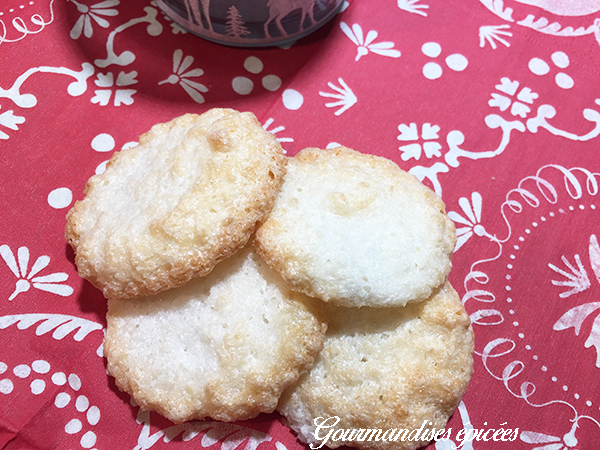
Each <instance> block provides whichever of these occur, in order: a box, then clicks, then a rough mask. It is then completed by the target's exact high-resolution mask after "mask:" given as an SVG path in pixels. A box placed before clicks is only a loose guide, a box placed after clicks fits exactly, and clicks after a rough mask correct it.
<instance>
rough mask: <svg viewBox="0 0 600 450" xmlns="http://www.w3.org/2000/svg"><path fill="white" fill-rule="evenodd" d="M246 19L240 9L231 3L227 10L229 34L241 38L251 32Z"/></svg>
mask: <svg viewBox="0 0 600 450" xmlns="http://www.w3.org/2000/svg"><path fill="white" fill-rule="evenodd" d="M244 23H245V22H244V21H243V20H242V16H241V15H240V12H239V11H238V9H237V8H236V7H235V6H234V5H231V6H230V7H229V10H228V11H227V29H226V30H227V36H231V37H234V38H238V39H241V38H243V37H244V36H247V35H249V34H250V31H248V29H247V28H246V27H245V26H244Z"/></svg>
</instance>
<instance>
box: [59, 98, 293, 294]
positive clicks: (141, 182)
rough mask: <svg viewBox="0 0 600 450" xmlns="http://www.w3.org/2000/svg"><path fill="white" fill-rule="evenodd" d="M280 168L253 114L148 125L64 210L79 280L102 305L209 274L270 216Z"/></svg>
mask: <svg viewBox="0 0 600 450" xmlns="http://www.w3.org/2000/svg"><path fill="white" fill-rule="evenodd" d="M285 163H286V157H285V155H284V154H283V151H282V149H281V146H280V145H279V143H278V142H277V141H276V140H275V137H274V136H273V135H272V134H271V133H269V132H267V131H265V130H264V129H263V128H262V126H261V125H260V123H259V122H258V121H257V120H256V118H255V117H254V115H253V114H252V113H248V112H242V113H240V112H237V111H234V110H230V109H212V110H210V111H208V112H206V113H204V114H202V115H194V114H186V115H184V116H181V117H178V118H176V119H174V120H172V121H171V122H168V123H163V124H158V125H155V126H153V127H152V129H151V130H150V131H149V132H148V133H146V134H144V135H142V136H141V137H140V142H139V145H138V146H136V147H134V148H130V149H127V150H123V151H120V152H117V153H115V154H114V155H113V157H112V158H111V159H110V161H109V163H108V165H107V167H106V171H105V172H104V173H103V174H101V175H94V176H92V177H91V178H90V180H89V181H88V183H87V185H86V187H85V191H84V192H85V198H84V199H83V200H81V201H78V202H77V203H76V204H75V206H74V207H73V209H72V210H71V211H70V212H69V214H68V216H67V225H66V230H65V236H66V239H67V241H68V242H69V243H70V244H71V246H72V247H73V249H74V250H75V254H76V257H75V262H76V264H77V268H78V270H79V274H80V275H81V276H82V277H83V278H86V279H87V280H89V281H90V282H91V283H92V284H94V285H95V286H96V287H98V288H99V289H101V290H102V291H103V293H104V295H105V296H106V297H107V298H131V297H138V296H144V295H150V294H154V293H157V292H160V291H163V290H165V289H170V288H172V287H176V286H180V285H182V284H184V283H185V282H187V281H188V280H190V279H191V278H192V277H194V276H202V275H206V274H207V273H209V272H210V271H211V270H212V269H213V267H214V266H215V264H217V262H219V261H220V260H222V259H224V258H226V257H228V256H229V255H231V254H232V253H233V252H235V251H236V250H237V249H238V248H241V247H243V246H244V245H245V243H246V242H247V241H248V239H249V237H250V236H251V234H252V233H253V232H254V230H255V228H256V224H257V222H258V221H261V220H263V219H264V218H265V216H266V214H268V212H269V211H270V209H271V207H272V205H273V202H274V199H275V196H276V193H277V190H278V188H279V186H280V184H281V179H282V176H283V174H284V173H285Z"/></svg>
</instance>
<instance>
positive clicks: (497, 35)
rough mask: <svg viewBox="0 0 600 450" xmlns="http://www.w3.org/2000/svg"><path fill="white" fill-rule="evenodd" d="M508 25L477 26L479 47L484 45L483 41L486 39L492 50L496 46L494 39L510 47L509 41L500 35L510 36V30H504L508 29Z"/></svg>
mask: <svg viewBox="0 0 600 450" xmlns="http://www.w3.org/2000/svg"><path fill="white" fill-rule="evenodd" d="M509 28H510V25H497V26H496V25H486V26H483V27H479V47H481V48H483V47H485V42H486V41H487V42H488V43H489V44H490V47H492V48H493V49H494V50H496V49H497V48H498V46H497V45H496V41H498V42H500V43H502V44H504V45H505V46H506V47H510V43H509V42H508V41H507V40H506V39H504V38H502V37H501V35H502V36H512V33H511V32H510V31H505V30H506V29H509Z"/></svg>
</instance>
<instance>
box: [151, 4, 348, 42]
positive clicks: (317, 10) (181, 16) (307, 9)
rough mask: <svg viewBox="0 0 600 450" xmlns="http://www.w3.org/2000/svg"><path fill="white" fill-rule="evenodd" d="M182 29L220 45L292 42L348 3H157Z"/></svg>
mask: <svg viewBox="0 0 600 450" xmlns="http://www.w3.org/2000/svg"><path fill="white" fill-rule="evenodd" d="M156 3H157V4H158V6H159V7H160V8H161V9H162V10H163V11H164V13H165V14H166V15H167V16H169V17H170V18H171V19H172V20H173V21H174V22H176V23H177V24H178V25H180V26H181V27H182V28H184V29H186V30H187V31H190V32H191V33H193V34H196V35H198V36H200V37H202V38H204V39H208V40H210V41H213V42H218V43H220V44H226V45H233V46H238V47H264V46H274V45H285V44H289V43H292V42H294V41H296V40H298V39H300V38H302V37H304V36H306V35H308V34H310V33H312V32H313V31H315V30H317V29H318V28H320V27H321V26H322V25H324V24H325V23H326V22H327V21H329V20H330V19H331V18H332V17H333V16H335V14H336V13H337V12H338V11H339V9H340V8H341V7H342V4H343V3H344V0H156Z"/></svg>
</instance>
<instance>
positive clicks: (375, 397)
mask: <svg viewBox="0 0 600 450" xmlns="http://www.w3.org/2000/svg"><path fill="white" fill-rule="evenodd" d="M328 317H329V324H328V330H327V334H326V338H325V346H324V348H323V350H322V351H321V353H320V354H319V356H318V357H317V359H316V360H315V364H314V366H313V368H312V369H311V370H310V372H308V373H307V374H306V375H304V376H302V377H301V378H300V381H299V382H298V384H297V385H296V386H294V387H292V388H290V389H289V390H288V391H286V392H285V393H284V395H283V397H282V400H281V402H280V405H279V406H278V410H279V411H280V412H281V413H282V414H283V415H284V416H285V418H286V419H287V421H288V422H289V424H290V426H291V427H292V428H293V429H294V430H295V431H296V432H297V433H298V435H299V438H300V439H301V440H302V441H303V442H307V443H309V444H311V445H312V446H313V448H317V447H319V446H321V445H323V444H325V446H327V447H330V448H336V447H340V446H342V445H348V446H352V447H358V448H361V449H365V450H412V449H415V448H418V447H421V446H424V445H426V444H427V443H428V441H429V440H431V439H433V437H432V435H431V431H430V430H433V429H436V430H438V431H439V430H443V429H444V427H445V425H446V422H447V420H448V419H449V418H450V416H451V415H452V413H453V412H454V410H455V409H456V407H457V406H458V404H459V402H460V400H461V398H462V396H463V395H464V393H465V391H466V389H467V387H468V384H469V381H470V379H471V376H472V373H473V345H474V343H473V331H472V329H471V326H470V321H469V316H468V315H467V314H466V312H465V309H464V307H463V305H462V303H461V301H460V298H459V297H458V295H457V293H456V292H455V291H454V289H453V288H452V286H450V284H449V283H446V285H445V286H444V287H443V288H441V289H438V290H436V292H435V293H434V294H433V295H432V297H431V298H429V299H428V300H425V301H423V302H419V303H412V304H409V305H407V306H405V307H398V308H368V307H365V308H343V307H335V306H331V307H330V308H329V309H328ZM336 417H337V418H339V422H337V423H335V418H336ZM319 418H320V419H319ZM316 419H317V422H318V423H322V421H323V420H328V422H327V423H326V424H325V425H330V426H331V428H327V427H323V428H322V429H320V430H319V431H318V433H316V431H317V429H316V423H315V420H316ZM424 422H427V423H426V427H425V428H426V429H427V430H429V431H428V432H427V436H429V437H428V438H424V439H421V438H419V439H415V430H418V429H419V428H420V427H421V426H422V425H423V423H424ZM338 429H342V431H339V432H337V434H336V438H335V439H329V440H328V441H327V442H323V439H324V437H325V436H326V435H327V434H328V433H329V432H335V431H337V430H338ZM361 429H362V430H381V433H380V434H379V437H380V439H378V440H377V439H375V438H374V437H375V436H374V437H373V439H369V440H367V439H363V440H362V441H359V440H357V439H356V438H355V439H354V440H352V439H350V438H348V439H346V440H344V439H341V438H340V437H341V436H342V434H343V430H348V431H352V430H354V432H355V434H354V436H356V431H358V430H361ZM403 430H408V431H407V433H405V434H402V433H403ZM410 432H412V439H410V438H408V434H409V433H410ZM315 433H316V434H315ZM363 433H364V432H363ZM383 433H386V434H385V438H382V435H383ZM390 433H391V434H390ZM346 436H351V435H350V434H346ZM402 436H404V439H403V438H402ZM394 437H397V439H396V440H394V439H393V438H394ZM325 446H324V447H323V448H325Z"/></svg>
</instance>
